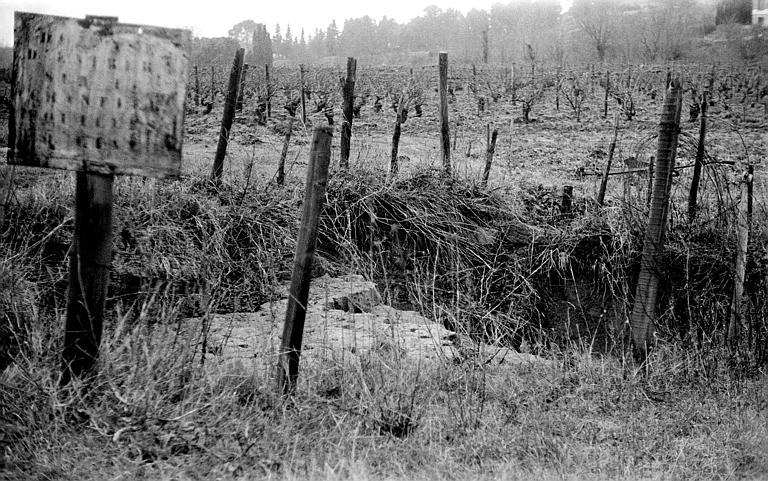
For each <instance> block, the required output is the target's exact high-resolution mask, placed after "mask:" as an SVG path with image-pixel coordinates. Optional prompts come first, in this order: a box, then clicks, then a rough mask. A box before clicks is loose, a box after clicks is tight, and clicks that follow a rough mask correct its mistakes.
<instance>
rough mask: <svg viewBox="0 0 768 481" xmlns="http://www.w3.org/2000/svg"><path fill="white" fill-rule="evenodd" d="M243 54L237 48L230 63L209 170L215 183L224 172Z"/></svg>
mask: <svg viewBox="0 0 768 481" xmlns="http://www.w3.org/2000/svg"><path fill="white" fill-rule="evenodd" d="M244 54H245V49H244V48H238V49H237V52H235V60H234V62H233V63H232V70H231V71H230V72H229V89H228V90H227V100H226V103H225V104H224V114H223V115H222V118H221V131H220V133H219V144H218V146H217V147H216V157H215V158H214V159H213V170H212V171H211V180H213V181H214V182H216V183H218V182H220V181H221V174H222V173H223V172H224V157H225V156H226V155H227V143H228V142H229V131H230V129H231V128H232V121H233V120H234V118H235V104H236V103H237V94H238V91H239V85H240V71H241V70H242V68H243V55H244Z"/></svg>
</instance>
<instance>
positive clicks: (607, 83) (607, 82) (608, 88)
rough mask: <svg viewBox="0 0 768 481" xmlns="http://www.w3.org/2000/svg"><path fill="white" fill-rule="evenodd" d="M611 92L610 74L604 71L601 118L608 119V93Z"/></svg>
mask: <svg viewBox="0 0 768 481" xmlns="http://www.w3.org/2000/svg"><path fill="white" fill-rule="evenodd" d="M610 91H611V72H610V71H609V70H606V71H605V98H604V99H603V118H608V93H609V92H610Z"/></svg>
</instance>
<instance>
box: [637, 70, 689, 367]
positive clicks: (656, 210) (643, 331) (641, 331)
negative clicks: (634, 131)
mask: <svg viewBox="0 0 768 481" xmlns="http://www.w3.org/2000/svg"><path fill="white" fill-rule="evenodd" d="M681 92H682V89H681V88H680V83H679V81H677V80H674V81H672V82H671V83H670V87H669V88H668V89H667V91H666V94H665V96H664V103H663V105H662V110H661V120H660V122H659V141H658V148H657V151H656V159H657V160H656V176H655V178H654V181H653V196H652V198H651V208H650V213H649V215H648V227H647V228H646V232H645V239H644V241H643V254H642V258H641V261H640V275H639V277H638V280H637V289H636V290H635V302H634V305H633V307H632V315H631V317H630V326H631V328H632V341H633V347H634V354H635V359H636V360H637V361H638V362H641V363H642V362H645V360H646V358H647V356H648V350H649V347H650V346H649V344H650V341H651V339H650V338H651V331H652V329H653V316H654V313H655V310H656V299H657V297H658V291H659V266H660V265H661V256H662V255H663V253H664V233H665V231H666V224H667V216H668V213H669V208H668V207H669V193H670V190H671V188H672V172H673V170H674V166H675V153H676V151H677V140H678V133H679V132H678V130H679V126H680V108H681V106H682V94H681Z"/></svg>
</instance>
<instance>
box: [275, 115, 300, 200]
mask: <svg viewBox="0 0 768 481" xmlns="http://www.w3.org/2000/svg"><path fill="white" fill-rule="evenodd" d="M293 110H294V111H293V112H288V130H286V132H285V140H283V150H282V151H281V152H280V161H279V162H278V163H277V179H276V182H277V185H283V184H284V183H285V160H286V158H287V157H288V147H289V146H290V145H291V134H292V133H293V122H294V121H295V120H296V109H293Z"/></svg>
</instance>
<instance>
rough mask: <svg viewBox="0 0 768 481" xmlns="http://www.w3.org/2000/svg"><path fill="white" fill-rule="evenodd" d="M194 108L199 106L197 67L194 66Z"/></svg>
mask: <svg viewBox="0 0 768 481" xmlns="http://www.w3.org/2000/svg"><path fill="white" fill-rule="evenodd" d="M194 100H195V107H197V106H198V105H200V77H199V76H198V73H197V65H195V96H194Z"/></svg>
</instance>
